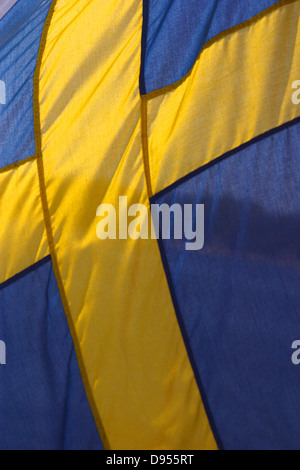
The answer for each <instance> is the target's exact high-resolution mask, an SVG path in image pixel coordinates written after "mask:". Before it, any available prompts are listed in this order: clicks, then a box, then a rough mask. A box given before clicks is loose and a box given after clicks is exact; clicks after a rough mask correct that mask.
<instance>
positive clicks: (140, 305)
mask: <svg viewBox="0 0 300 470" xmlns="http://www.w3.org/2000/svg"><path fill="white" fill-rule="evenodd" d="M141 24H142V2H141V0H128V1H126V2H124V1H121V0H114V1H111V2H103V0H93V1H89V2H87V1H86V0H84V1H83V0H76V1H75V0H58V1H57V4H56V7H55V11H54V15H53V18H52V22H51V25H50V28H49V31H48V37H47V43H46V47H45V51H44V55H43V61H42V64H41V71H40V108H41V130H42V134H41V136H42V157H43V162H44V171H45V189H46V193H47V199H48V207H49V216H48V218H49V221H50V223H51V229H52V232H53V243H54V249H55V252H56V256H57V267H58V270H59V272H60V275H61V279H62V284H63V286H64V290H65V293H66V301H67V303H68V306H69V309H70V315H71V317H72V323H73V325H74V329H75V331H76V336H77V338H78V343H79V345H80V350H81V354H82V357H83V361H84V366H85V369H86V371H87V376H88V381H89V385H90V388H91V390H92V393H93V396H94V399H95V403H96V406H97V409H98V411H99V414H100V415H101V418H102V422H103V426H104V429H105V431H106V434H107V437H108V440H109V443H110V445H111V447H112V448H114V449H197V448H205V449H212V448H216V444H215V441H214V438H213V436H212V433H211V430H210V426H209V423H208V420H207V418H206V415H205V411H204V408H203V405H202V403H201V399H200V395H199V391H198V389H197V385H196V383H195V379H194V375H193V372H192V369H191V366H190V363H189V360H188V357H187V353H186V350H185V347H184V344H183V340H182V337H181V333H180V330H179V326H178V324H177V320H176V316H175V313H174V309H173V305H172V302H171V298H170V294H169V290H168V286H167V282H166V278H165V274H164V271H163V267H162V263H161V260H160V254H159V250H158V246H157V243H156V241H155V240H149V241H147V240H137V241H133V240H106V241H100V240H98V239H97V236H96V225H97V219H96V217H95V216H96V209H97V207H98V205H99V204H101V203H104V202H106V203H111V204H114V205H116V206H117V205H118V198H119V196H127V197H128V204H132V203H144V204H148V203H149V201H148V191H147V185H146V178H145V172H144V161H143V154H142V144H141V142H142V135H141V133H142V131H141V99H140V95H139V89H138V82H139V70H140V55H141V51H140V44H141Z"/></svg>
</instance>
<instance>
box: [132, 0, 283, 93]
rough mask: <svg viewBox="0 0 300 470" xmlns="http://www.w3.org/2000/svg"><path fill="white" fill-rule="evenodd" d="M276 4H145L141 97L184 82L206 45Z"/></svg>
mask: <svg viewBox="0 0 300 470" xmlns="http://www.w3.org/2000/svg"><path fill="white" fill-rule="evenodd" d="M275 3H280V2H278V0H201V1H200V0H144V32H143V57H142V70H141V84H140V85H141V93H142V94H145V93H150V92H151V91H154V90H157V89H159V88H163V87H165V86H168V85H171V84H173V83H175V82H177V81H178V80H180V79H181V78H183V77H184V76H185V75H186V74H187V73H188V72H189V71H190V69H191V68H192V67H193V65H194V63H195V61H196V59H197V56H198V55H199V53H200V51H201V49H202V48H203V46H204V45H205V43H206V42H208V41H209V40H210V39H212V38H213V37H215V36H217V35H218V34H219V33H221V32H222V31H225V30H227V29H229V28H231V27H233V26H236V25H238V24H240V23H243V22H244V21H247V20H248V19H250V18H252V17H254V16H255V15H257V14H258V13H260V12H262V11H263V10H265V9H266V8H268V7H270V6H272V5H274V4H275Z"/></svg>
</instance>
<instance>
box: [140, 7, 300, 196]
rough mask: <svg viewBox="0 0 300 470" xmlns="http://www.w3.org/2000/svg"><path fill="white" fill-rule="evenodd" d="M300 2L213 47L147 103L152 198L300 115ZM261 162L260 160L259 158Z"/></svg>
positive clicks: (225, 37) (229, 36)
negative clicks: (296, 96) (295, 96)
mask: <svg viewBox="0 0 300 470" xmlns="http://www.w3.org/2000/svg"><path fill="white" fill-rule="evenodd" d="M299 18H300V1H299V0H297V1H294V2H292V3H291V2H288V3H287V2H281V3H280V4H279V5H278V6H277V9H272V10H270V11H269V12H267V13H266V15H265V16H263V17H259V18H258V19H256V20H255V21H252V22H250V23H248V24H247V25H246V26H245V27H244V28H242V29H239V30H238V31H236V32H233V33H232V34H230V35H226V36H224V37H222V38H221V39H220V40H218V41H216V42H213V43H212V44H211V45H210V46H209V47H208V48H206V49H205V50H204V51H203V52H202V54H201V55H200V57H199V58H198V60H197V62H196V64H195V66H194V68H193V70H192V72H191V74H190V75H189V76H188V77H187V78H186V80H185V81H184V82H183V83H181V84H180V85H179V86H178V87H177V88H176V89H175V90H172V91H169V92H167V93H166V94H165V95H161V96H156V97H154V98H151V96H150V97H148V134H149V166H150V176H151V185H152V188H153V192H154V194H155V193H157V192H159V191H161V190H162V189H164V188H166V187H167V186H169V185H170V184H172V183H174V182H175V181H177V180H178V179H180V178H181V177H183V176H185V175H187V174H189V173H190V172H192V171H193V170H196V169H197V168H199V167H201V166H203V165H205V164H206V163H208V162H210V161H212V160H214V159H215V158H217V157H219V156H222V155H223V154H225V153H226V152H228V151H230V150H232V149H234V148H237V147H239V146H240V145H242V144H244V143H246V142H248V141H250V140H252V139H253V138H255V137H257V136H259V135H261V134H263V133H265V132H267V131H269V130H271V129H273V128H275V127H278V126H280V125H282V124H284V123H286V122H288V121H290V120H292V119H294V118H296V117H298V116H300V106H295V105H294V104H293V103H292V100H291V97H292V92H293V90H292V84H293V82H294V81H295V80H296V79H299V77H300V59H299V58H300V19H299ZM262 158H263V155H262Z"/></svg>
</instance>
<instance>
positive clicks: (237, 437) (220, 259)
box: [152, 121, 300, 450]
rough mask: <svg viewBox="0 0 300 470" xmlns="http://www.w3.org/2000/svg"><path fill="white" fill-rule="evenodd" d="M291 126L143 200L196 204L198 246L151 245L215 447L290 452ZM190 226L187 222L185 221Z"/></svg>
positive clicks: (296, 206) (296, 207) (295, 179)
mask: <svg viewBox="0 0 300 470" xmlns="http://www.w3.org/2000/svg"><path fill="white" fill-rule="evenodd" d="M299 148H300V123H299V121H298V123H295V122H293V123H292V124H290V126H289V127H285V128H281V129H280V130H277V132H275V133H273V134H272V135H268V136H264V138H262V139H259V140H257V141H255V142H253V143H252V144H251V145H246V146H245V147H243V148H242V149H239V150H237V151H236V152H235V153H233V154H231V155H230V156H227V158H224V159H223V160H220V161H218V162H217V163H216V164H215V165H212V166H208V167H207V168H206V169H205V170H204V171H202V172H198V173H197V172H196V173H194V174H193V175H191V177H190V178H186V179H184V180H182V181H181V182H180V183H179V184H178V185H177V186H176V185H175V186H173V187H171V188H170V189H169V190H166V191H164V192H162V193H161V194H158V195H157V196H156V197H155V198H154V199H153V200H152V203H153V202H156V203H167V204H173V203H178V204H181V205H183V204H188V203H193V204H196V203H197V204H205V245H204V248H203V249H202V250H201V251H185V249H184V243H185V240H183V241H180V240H165V241H160V245H161V250H162V255H163V260H164V264H165V268H166V272H167V276H168V279H169V283H170V288H171V292H172V295H173V300H174V303H175V308H176V310H177V314H178V319H179V322H180V324H181V329H182V333H183V336H184V338H185V340H186V346H187V349H188V351H189V354H190V359H191V362H192V364H193V366H194V371H195V375H196V378H197V380H198V384H199V387H200V390H201V391H202V395H203V399H204V401H205V403H206V407H207V411H208V414H209V416H210V418H211V423H212V426H213V428H214V429H215V430H216V434H217V437H218V440H219V442H221V443H222V444H223V446H224V448H225V449H257V450H259V449H299V448H300V444H299V416H300V393H299V390H300V374H299V368H297V367H296V366H294V365H293V363H292V360H291V357H292V353H293V351H292V349H291V347H292V343H293V342H294V341H295V340H299V339H300V308H299V306H300V288H299V286H300V237H299V234H300V177H299V175H300V160H299ZM194 223H195V221H194Z"/></svg>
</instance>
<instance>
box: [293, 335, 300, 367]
mask: <svg viewBox="0 0 300 470" xmlns="http://www.w3.org/2000/svg"><path fill="white" fill-rule="evenodd" d="M292 349H293V350H294V353H293V355H292V363H293V364H294V366H299V365H300V341H299V340H298V341H294V342H293V344H292Z"/></svg>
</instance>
